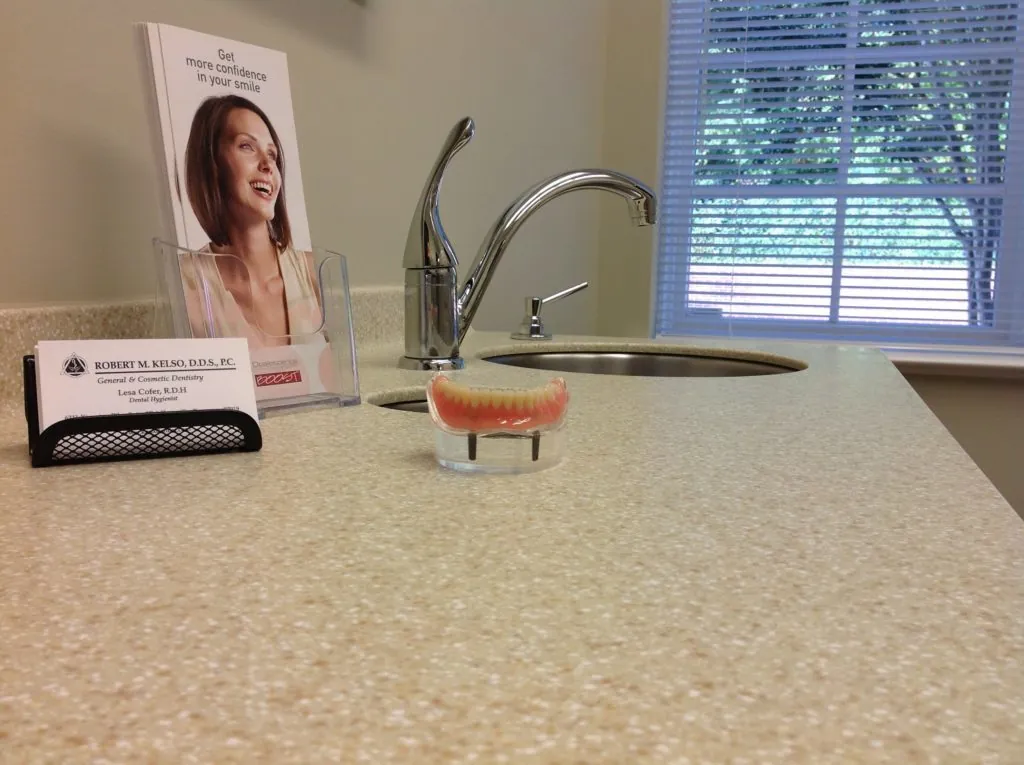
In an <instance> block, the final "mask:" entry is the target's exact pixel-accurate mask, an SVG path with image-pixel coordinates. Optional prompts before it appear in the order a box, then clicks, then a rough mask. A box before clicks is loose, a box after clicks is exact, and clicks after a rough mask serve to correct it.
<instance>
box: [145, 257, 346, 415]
mask: <svg viewBox="0 0 1024 765" xmlns="http://www.w3.org/2000/svg"><path fill="white" fill-rule="evenodd" d="M153 250H154V254H155V257H156V259H157V274H158V277H159V280H160V295H159V298H158V306H157V311H156V315H155V324H154V330H153V332H154V335H155V336H162V337H240V336H241V337H246V338H247V339H248V341H249V354H250V357H251V360H252V366H253V381H254V384H255V386H256V403H257V407H258V409H259V413H260V416H261V417H265V416H268V415H272V414H279V413H283V412H288V411H294V410H297V409H305V408H309V407H324V406H351V405H355V404H358V403H359V402H360V397H359V376H358V370H357V367H356V348H355V338H354V333H353V327H352V308H351V303H350V298H349V285H348V269H347V263H346V260H345V256H344V255H341V254H339V253H336V252H331V251H329V250H323V249H319V248H316V247H314V248H313V249H312V250H310V251H305V252H304V251H297V250H294V249H292V248H287V249H285V250H283V251H281V253H280V254H279V276H280V279H279V280H275V281H276V283H277V286H276V288H272V287H269V286H266V285H264V286H260V285H259V282H258V280H254V279H253V278H251V275H250V270H249V268H248V267H247V265H246V263H245V262H244V261H243V260H242V259H240V258H238V257H236V256H235V255H232V254H227V253H214V252H209V251H206V249H204V250H202V251H197V250H189V249H185V248H182V247H178V246H176V245H173V244H170V243H168V242H165V241H162V240H160V239H154V240H153Z"/></svg>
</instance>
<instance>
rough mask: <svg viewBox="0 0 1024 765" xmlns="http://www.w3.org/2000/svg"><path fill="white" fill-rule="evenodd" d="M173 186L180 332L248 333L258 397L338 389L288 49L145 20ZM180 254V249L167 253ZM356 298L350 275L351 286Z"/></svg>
mask: <svg viewBox="0 0 1024 765" xmlns="http://www.w3.org/2000/svg"><path fill="white" fill-rule="evenodd" d="M136 31H137V35H138V38H137V44H138V46H139V52H140V55H141V57H142V59H143V64H144V66H145V67H146V68H147V71H148V74H149V76H148V77H147V83H148V101H149V113H150V120H151V125H152V133H153V137H152V141H153V146H154V149H155V152H156V156H157V163H158V167H159V168H160V174H161V176H162V179H163V183H162V186H163V188H162V192H163V193H162V194H161V197H162V202H163V204H162V218H163V227H164V231H163V235H162V238H163V239H164V240H165V241H166V242H167V243H170V244H171V245H174V246H176V248H181V249H176V248H175V247H171V248H168V247H163V248H162V253H161V255H160V257H161V261H162V263H163V264H164V266H165V270H164V272H163V275H164V279H165V281H166V282H168V283H169V289H173V290H174V291H175V292H176V293H177V294H176V295H174V296H172V298H174V299H172V301H171V308H172V312H173V313H174V317H173V318H174V325H175V332H176V333H177V334H179V335H181V336H189V337H244V338H246V339H247V340H248V343H249V352H250V357H251V359H252V366H253V379H254V383H255V385H256V389H257V390H256V397H257V399H258V400H260V401H265V400H268V399H291V398H295V397H309V396H311V395H313V396H315V395H317V394H322V393H323V394H327V393H330V392H331V391H333V390H335V382H336V380H334V379H333V378H334V376H335V375H336V373H337V369H336V363H335V360H334V359H333V358H332V354H331V349H330V347H329V343H328V332H327V331H326V330H327V326H326V325H327V322H325V315H324V305H323V303H324V298H323V296H324V294H325V289H324V288H325V284H324V283H323V278H322V276H323V274H322V258H321V259H320V260H319V261H318V257H320V256H318V255H317V253H315V252H314V251H313V248H312V245H311V240H310V233H309V223H308V220H307V217H306V206H305V198H304V196H303V189H302V173H301V169H300V164H299V153H298V146H297V138H296V130H295V121H294V117H293V110H292V100H291V89H290V85H289V78H288V62H287V57H286V56H285V54H284V53H282V52H279V51H274V50H269V49H267V48H262V47H259V46H256V45H250V44H248V43H244V42H239V41H236V40H230V39H226V38H222V37H216V36H213V35H208V34H204V33H201V32H196V31H192V30H188V29H182V28H179V27H173V26H168V25H166V24H152V23H139V24H137V25H136ZM168 250H170V252H168ZM344 287H345V290H346V294H345V295H344V296H343V297H344V300H346V301H347V299H348V295H347V283H345V285H344Z"/></svg>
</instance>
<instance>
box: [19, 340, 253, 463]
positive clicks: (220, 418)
mask: <svg viewBox="0 0 1024 765" xmlns="http://www.w3.org/2000/svg"><path fill="white" fill-rule="evenodd" d="M22 365H23V378H24V383H25V419H26V421H27V423H28V449H29V454H30V455H31V458H32V467H50V466H53V465H71V464H81V463H86V462H109V461H116V460H137V459H152V458H157V457H184V456H190V455H197V454H222V453H225V452H255V451H259V450H260V449H261V448H263V437H262V434H261V433H260V427H259V423H257V422H256V421H255V420H254V419H253V418H252V417H250V416H249V415H248V414H246V413H245V412H240V411H237V410H234V409H203V410H192V411H183V412H150V413H146V414H114V415H104V416H97V417H76V418H73V419H68V420H62V421H60V422H57V423H54V424H53V425H51V426H50V427H48V428H46V429H45V430H44V431H42V432H41V433H40V432H39V403H38V400H37V398H36V364H35V357H34V356H32V355H28V356H24V357H23V359H22Z"/></svg>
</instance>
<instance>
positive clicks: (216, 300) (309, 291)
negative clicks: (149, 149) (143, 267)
mask: <svg viewBox="0 0 1024 765" xmlns="http://www.w3.org/2000/svg"><path fill="white" fill-rule="evenodd" d="M185 186H186V191H187V193H188V198H189V201H190V202H191V203H192V209H193V211H194V212H195V214H196V218H198V220H199V224H200V225H201V226H202V227H203V230H204V231H205V232H206V234H207V236H209V237H210V243H209V244H207V245H206V246H205V247H203V248H202V249H201V250H200V252H206V253H211V256H210V257H205V258H203V257H199V258H195V257H193V258H189V259H188V260H187V261H186V263H187V265H184V266H183V268H182V281H183V286H184V289H185V299H186V304H187V306H188V315H189V321H190V323H191V324H192V329H193V334H194V335H195V336H197V337H205V336H207V335H216V336H220V337H245V338H247V339H248V341H249V347H250V349H255V348H263V347H267V346H277V345H288V344H289V343H290V337H289V336H290V335H291V336H294V335H312V334H314V333H316V332H317V331H318V330H319V329H320V327H321V323H322V312H321V307H320V301H319V290H318V288H317V280H316V276H315V270H314V264H313V257H312V254H311V253H307V252H296V250H295V248H294V247H293V245H292V237H291V226H290V224H289V222H288V211H287V208H286V206H285V198H284V156H283V154H282V152H281V142H280V140H279V139H278V136H277V132H276V131H275V130H274V127H273V125H272V124H271V123H270V120H269V119H268V118H267V115H266V114H264V112H263V110H261V109H260V108H259V107H258V106H256V104H254V103H253V102H252V101H250V100H248V99H246V98H242V97H241V96H235V95H223V96H214V97H211V98H208V99H206V100H205V101H204V102H203V103H202V104H201V105H200V106H199V108H198V109H197V110H196V113H195V116H194V117H193V119H192V128H191V131H190V133H189V138H188V145H187V147H186V149H185ZM226 255H231V256H233V257H223V256H226ZM211 325H212V326H211ZM309 340H310V338H307V339H305V340H303V342H309Z"/></svg>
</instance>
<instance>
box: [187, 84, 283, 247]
mask: <svg viewBox="0 0 1024 765" xmlns="http://www.w3.org/2000/svg"><path fill="white" fill-rule="evenodd" d="M234 109H248V110H249V111H251V112H252V113H253V114H255V115H256V116H258V117H259V118H260V119H261V120H263V122H264V124H266V126H267V129H268V130H269V131H270V137H271V138H273V139H274V145H275V146H277V169H278V171H279V172H280V173H281V191H280V193H279V194H278V195H277V203H276V204H275V205H274V219H273V220H272V221H271V223H270V238H271V239H273V240H274V243H275V244H276V245H277V246H278V247H290V246H291V243H292V227H291V224H290V223H289V222H288V208H287V207H286V206H285V203H284V152H283V151H282V150H281V141H280V139H279V138H278V137H277V131H276V130H274V126H273V125H272V124H271V123H270V120H269V119H268V118H267V115H266V114H264V113H263V110H262V109H260V108H259V107H258V106H256V104H254V103H253V102H252V101H250V100H249V99H248V98H243V97H242V96H234V95H226V96H212V97H210V98H208V99H206V100H205V101H203V103H201V104H200V105H199V108H198V109H197V110H196V113H195V115H194V116H193V117H192V128H191V130H190V131H189V134H188V144H187V145H186V147H185V189H186V191H187V193H188V199H189V201H190V202H191V203H192V209H193V210H194V211H195V214H196V218H198V219H199V225H200V226H202V227H203V231H205V232H206V235H207V236H208V237H210V241H211V242H212V243H213V244H216V245H219V246H221V247H223V246H225V245H227V244H228V243H229V242H228V231H227V225H226V219H227V209H226V208H227V201H226V194H225V189H224V186H225V182H226V181H227V179H226V178H225V177H224V174H223V173H222V172H221V168H220V162H219V157H220V140H221V136H222V135H223V133H224V123H225V121H226V120H227V116H228V114H230V113H231V111H232V110H234Z"/></svg>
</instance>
